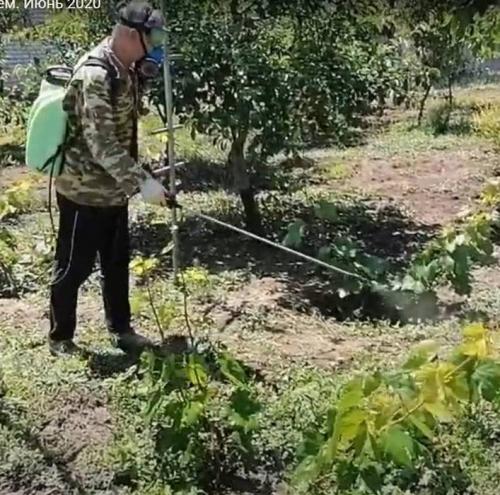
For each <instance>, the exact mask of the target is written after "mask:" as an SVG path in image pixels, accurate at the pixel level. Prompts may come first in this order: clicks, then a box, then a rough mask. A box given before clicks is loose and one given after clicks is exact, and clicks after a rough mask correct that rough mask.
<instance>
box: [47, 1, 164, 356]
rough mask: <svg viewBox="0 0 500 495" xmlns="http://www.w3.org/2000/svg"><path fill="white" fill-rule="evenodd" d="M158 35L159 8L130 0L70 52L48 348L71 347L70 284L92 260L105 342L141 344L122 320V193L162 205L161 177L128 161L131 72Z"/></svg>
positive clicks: (132, 120) (135, 75)
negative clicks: (105, 30)
mask: <svg viewBox="0 0 500 495" xmlns="http://www.w3.org/2000/svg"><path fill="white" fill-rule="evenodd" d="M163 36H164V20H163V18H162V15H161V12H159V11H157V10H154V9H153V8H152V7H151V6H150V5H149V4H147V3H144V2H132V3H130V4H129V5H128V6H126V7H124V8H123V9H122V10H121V12H120V19H119V22H118V24H117V25H116V26H115V28H114V30H113V33H112V35H111V36H110V37H109V38H106V39H105V40H104V41H102V42H101V43H100V44H99V45H98V46H97V47H96V48H94V49H93V50H92V51H91V52H89V53H88V54H87V55H85V56H84V57H83V58H82V59H80V61H79V62H78V64H77V66H76V69H75V73H74V75H73V77H72V80H71V82H70V85H69V86H68V90H67V92H66V96H65V98H64V103H63V106H64V109H65V111H66V112H67V114H68V128H67V129H68V131H67V141H66V143H67V144H66V146H65V155H64V169H63V172H62V173H61V175H59V176H58V177H57V178H56V181H55V188H56V194H57V203H58V206H59V211H60V217H59V232H58V239H57V247H56V254H55V269H54V275H53V276H54V278H53V281H52V283H51V293H50V333H49V348H50V351H51V352H52V354H54V355H60V354H68V353H70V354H73V353H75V352H77V351H78V348H77V346H76V345H75V344H74V342H73V337H74V335H75V329H76V309H77V298H78V291H79V288H80V286H81V285H82V284H83V282H84V281H85V280H86V279H87V278H88V277H89V276H90V274H91V273H92V270H93V267H94V263H95V260H96V259H98V260H99V263H100V268H101V273H102V277H101V281H102V282H101V284H102V294H103V300H104V309H105V315H106V323H107V327H108V330H109V332H110V334H111V336H112V339H113V341H114V342H115V344H116V345H117V346H118V347H119V348H121V349H123V350H124V351H126V352H129V351H130V352H132V351H133V352H136V351H137V350H140V349H143V348H144V347H147V346H149V345H150V344H151V342H150V341H149V340H148V339H147V338H146V337H144V336H141V335H139V334H138V333H136V332H135V331H134V330H133V328H132V327H131V314H130V305H129V270H128V267H129V231H128V200H129V198H130V197H131V196H132V195H134V194H135V193H136V192H137V191H140V193H141V195H142V198H143V200H144V201H145V202H147V203H150V204H156V205H166V204H167V203H168V204H171V199H172V198H169V197H168V195H167V193H166V192H165V189H164V188H163V186H162V185H161V184H160V183H159V182H158V181H156V180H155V179H154V178H153V177H152V176H151V175H150V174H149V173H148V172H146V171H145V170H144V169H143V168H142V167H140V166H139V165H138V163H137V119H138V114H139V101H140V97H139V96H140V94H139V77H140V73H141V71H142V72H147V68H148V60H150V59H151V57H153V62H154V56H155V54H156V53H157V52H158V49H159V47H160V46H161V45H162V43H163V39H164V38H163ZM89 60H91V61H92V60H95V64H94V63H88V61H89ZM86 62H87V63H86Z"/></svg>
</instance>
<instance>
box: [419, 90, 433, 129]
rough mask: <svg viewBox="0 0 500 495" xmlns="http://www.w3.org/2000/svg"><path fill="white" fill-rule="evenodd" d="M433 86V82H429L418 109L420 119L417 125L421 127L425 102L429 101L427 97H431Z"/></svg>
mask: <svg viewBox="0 0 500 495" xmlns="http://www.w3.org/2000/svg"><path fill="white" fill-rule="evenodd" d="M431 87H432V84H430V83H428V84H427V86H426V88H425V93H424V96H423V98H422V99H421V100H420V110H419V111H418V120H417V125H418V126H419V127H420V125H421V124H422V118H423V116H424V108H425V102H426V101H427V98H428V97H429V93H430V92H431Z"/></svg>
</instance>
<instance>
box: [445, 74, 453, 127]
mask: <svg viewBox="0 0 500 495" xmlns="http://www.w3.org/2000/svg"><path fill="white" fill-rule="evenodd" d="M452 111H453V80H452V79H451V77H449V78H448V113H447V114H446V130H448V128H449V126H450V119H451V112H452Z"/></svg>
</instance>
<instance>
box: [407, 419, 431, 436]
mask: <svg viewBox="0 0 500 495" xmlns="http://www.w3.org/2000/svg"><path fill="white" fill-rule="evenodd" d="M408 420H409V421H410V422H411V423H412V424H413V425H414V426H415V427H416V428H417V429H418V430H419V431H420V433H422V435H424V436H425V437H427V438H428V439H429V440H433V439H434V433H433V432H432V430H431V429H430V428H429V427H428V426H427V425H426V424H425V422H424V421H423V420H422V419H420V418H419V417H418V416H417V415H416V414H410V416H408Z"/></svg>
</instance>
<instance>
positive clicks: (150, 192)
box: [140, 177, 180, 208]
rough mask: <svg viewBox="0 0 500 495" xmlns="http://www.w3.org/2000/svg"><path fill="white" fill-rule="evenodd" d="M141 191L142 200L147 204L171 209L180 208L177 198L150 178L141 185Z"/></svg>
mask: <svg viewBox="0 0 500 495" xmlns="http://www.w3.org/2000/svg"><path fill="white" fill-rule="evenodd" d="M140 191H141V195H142V199H143V200H144V201H145V202H146V203H149V204H153V205H160V206H168V207H169V208H180V205H179V204H178V203H177V201H176V199H175V196H173V195H172V194H170V193H169V192H168V191H167V190H166V189H165V188H164V187H163V185H162V184H161V183H160V182H159V181H157V180H156V179H153V178H152V177H148V178H147V179H146V180H145V181H144V182H143V183H142V184H141V187H140Z"/></svg>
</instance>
